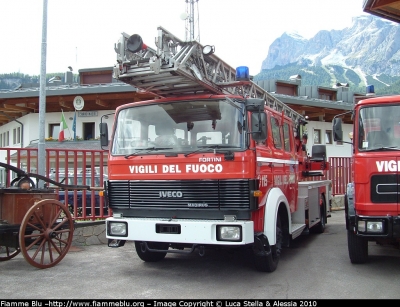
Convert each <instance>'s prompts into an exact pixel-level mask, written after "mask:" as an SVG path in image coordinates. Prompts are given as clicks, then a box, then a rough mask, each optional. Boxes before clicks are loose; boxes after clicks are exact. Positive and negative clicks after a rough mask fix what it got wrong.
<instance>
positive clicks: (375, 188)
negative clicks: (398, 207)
mask: <svg viewBox="0 0 400 307" xmlns="http://www.w3.org/2000/svg"><path fill="white" fill-rule="evenodd" d="M399 179H400V177H399V175H374V176H372V178H371V201H372V202H373V203H397V202H398V196H399Z"/></svg>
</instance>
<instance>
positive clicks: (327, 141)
mask: <svg viewBox="0 0 400 307" xmlns="http://www.w3.org/2000/svg"><path fill="white" fill-rule="evenodd" d="M325 144H333V142H332V130H326V131H325Z"/></svg>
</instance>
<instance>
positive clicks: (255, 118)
mask: <svg viewBox="0 0 400 307" xmlns="http://www.w3.org/2000/svg"><path fill="white" fill-rule="evenodd" d="M249 133H251V135H252V137H253V139H254V140H255V141H257V142H260V141H264V140H265V139H266V138H267V115H266V114H265V113H264V112H261V113H251V131H250V132H249Z"/></svg>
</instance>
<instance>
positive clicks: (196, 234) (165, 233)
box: [106, 217, 254, 246]
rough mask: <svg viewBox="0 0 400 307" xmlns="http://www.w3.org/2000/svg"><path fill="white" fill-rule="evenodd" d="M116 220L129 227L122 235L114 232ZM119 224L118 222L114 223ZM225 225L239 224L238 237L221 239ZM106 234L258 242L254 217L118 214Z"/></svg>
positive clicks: (128, 237)
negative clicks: (195, 218)
mask: <svg viewBox="0 0 400 307" xmlns="http://www.w3.org/2000/svg"><path fill="white" fill-rule="evenodd" d="M113 223H122V224H124V225H125V226H124V225H123V227H126V231H125V233H123V234H122V235H112V234H111V227H112V226H113ZM114 225H115V224H114ZM222 226H233V227H234V228H237V227H239V228H240V231H241V234H240V237H239V238H238V239H235V240H225V239H221V236H220V234H219V233H220V231H219V229H220V228H221V227H222ZM106 230H107V232H106V237H107V239H111V240H121V241H147V242H166V243H183V244H209V245H238V246H239V245H246V244H251V243H253V242H254V227H253V221H242V220H240V221H238V220H235V221H225V220H194V219H190V220H189V219H165V218H164V219H157V218H114V217H110V218H107V219H106Z"/></svg>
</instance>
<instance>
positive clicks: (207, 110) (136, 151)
mask: <svg viewBox="0 0 400 307" xmlns="http://www.w3.org/2000/svg"><path fill="white" fill-rule="evenodd" d="M115 129H116V130H115V135H114V139H113V142H112V149H111V154H113V155H125V156H130V155H140V154H158V153H160V151H162V152H166V153H188V152H193V151H195V150H199V151H200V152H201V148H204V149H205V151H206V148H209V147H210V146H212V147H213V148H223V149H224V150H228V149H229V150H241V149H244V143H245V135H246V134H245V133H244V130H245V127H244V104H243V103H239V102H238V101H234V100H230V99H222V100H221V99H219V100H215V99H214V100H191V101H178V102H168V103H160V104H153V105H146V106H137V107H131V108H127V109H123V110H121V111H120V112H119V113H118V114H117V118H116V125H115ZM217 145H218V146H217Z"/></svg>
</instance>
